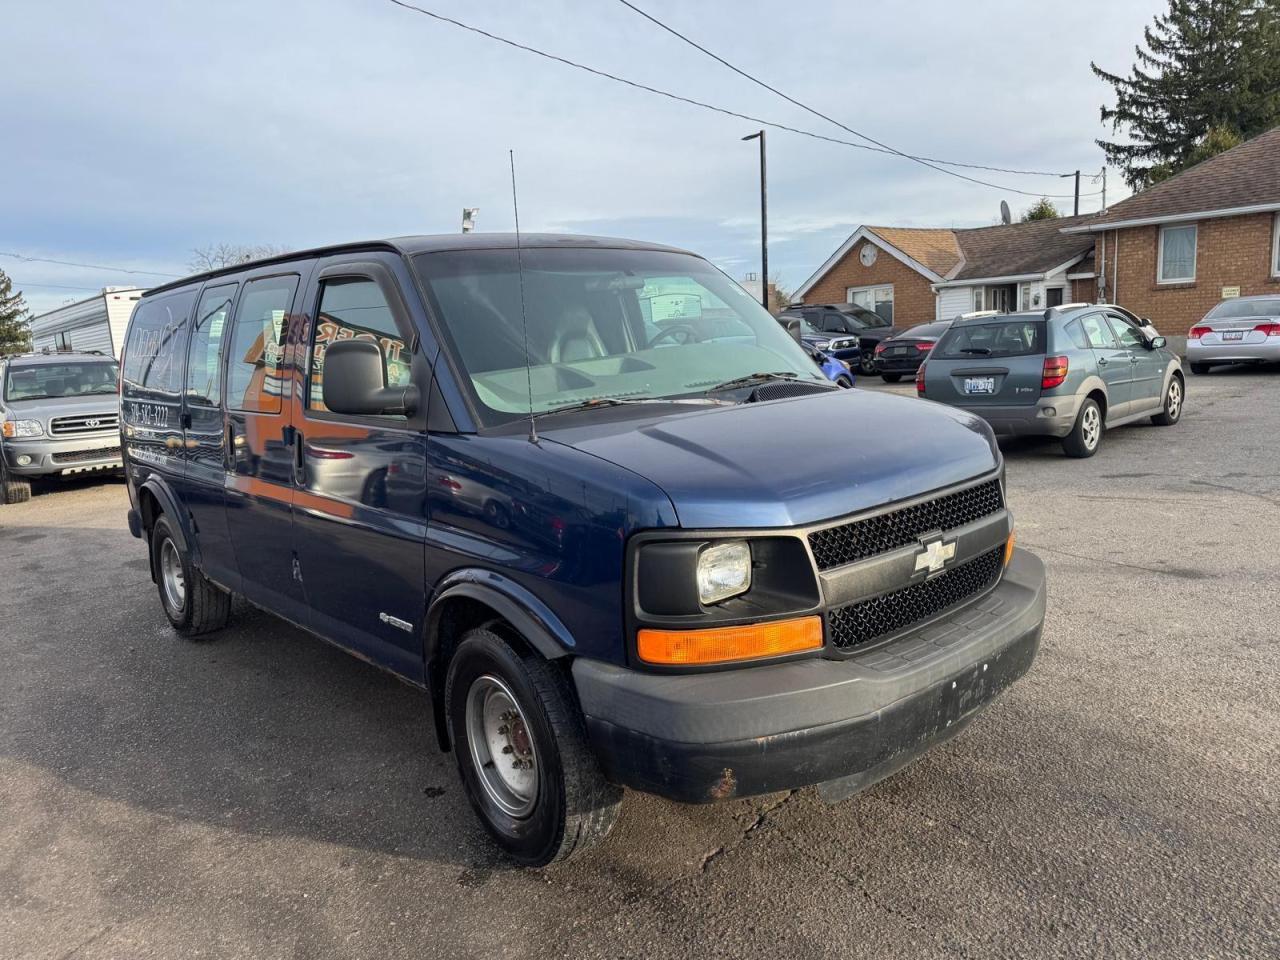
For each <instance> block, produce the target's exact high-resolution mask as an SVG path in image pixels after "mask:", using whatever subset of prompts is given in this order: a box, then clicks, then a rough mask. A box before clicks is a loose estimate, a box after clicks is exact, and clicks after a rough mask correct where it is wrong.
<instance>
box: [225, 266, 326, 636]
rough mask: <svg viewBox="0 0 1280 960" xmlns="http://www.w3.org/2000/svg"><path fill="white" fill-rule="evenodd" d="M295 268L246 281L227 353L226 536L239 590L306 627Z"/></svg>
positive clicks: (260, 273) (264, 270)
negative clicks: (293, 352)
mask: <svg viewBox="0 0 1280 960" xmlns="http://www.w3.org/2000/svg"><path fill="white" fill-rule="evenodd" d="M297 270H298V266H297V265H296V264H288V265H286V266H285V267H283V268H281V267H279V266H276V267H263V268H261V269H259V270H257V271H254V272H253V273H250V274H247V275H245V276H244V277H243V286H242V288H241V290H240V293H239V297H238V299H237V301H236V306H235V319H234V322H233V323H232V327H231V336H230V339H229V340H228V341H227V348H226V373H225V376H224V380H223V387H222V396H223V402H224V404H225V409H226V439H225V441H224V443H225V444H226V449H227V454H226V457H227V459H226V461H225V467H224V475H223V491H224V495H225V498H226V518H227V535H228V538H229V539H230V541H231V548H232V552H233V554H234V555H235V561H236V569H237V571H238V572H239V574H240V583H241V590H242V592H243V593H244V595H245V596H246V597H247V598H248V599H249V600H252V601H253V602H254V603H258V604H261V605H262V606H264V607H266V608H267V609H269V610H271V611H272V612H274V613H277V614H279V615H281V616H283V617H286V618H287V619H290V620H293V621H294V622H295V623H306V622H307V606H306V602H305V597H304V595H303V592H302V582H301V580H300V579H299V576H298V573H297V565H296V559H297V557H296V555H295V553H294V544H293V451H294V444H293V433H292V427H291V422H290V419H291V418H290V413H291V408H290V403H289V401H290V397H291V395H292V384H293V376H292V375H291V374H292V371H291V370H290V368H289V367H288V366H287V364H286V346H287V339H286V337H287V333H288V331H289V329H290V327H291V321H292V317H293V314H294V311H295V306H294V303H295V300H296V298H297V294H298V288H299V287H300V286H301V282H300V281H301V279H302V277H301V275H300V274H299V273H298V272H297Z"/></svg>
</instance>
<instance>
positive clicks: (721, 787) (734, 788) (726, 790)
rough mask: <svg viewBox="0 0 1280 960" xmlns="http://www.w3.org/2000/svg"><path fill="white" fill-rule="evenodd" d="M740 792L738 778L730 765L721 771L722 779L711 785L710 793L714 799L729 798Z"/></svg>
mask: <svg viewBox="0 0 1280 960" xmlns="http://www.w3.org/2000/svg"><path fill="white" fill-rule="evenodd" d="M737 792H738V778H737V777H735V776H734V775H733V771H732V770H731V769H730V768H729V767H725V768H724V770H723V771H721V773H720V779H719V780H717V781H716V782H715V784H714V785H713V786H712V787H711V790H710V791H709V794H710V796H711V799H712V800H728V799H729V798H730V797H732V796H733V795H734V794H736V793H737Z"/></svg>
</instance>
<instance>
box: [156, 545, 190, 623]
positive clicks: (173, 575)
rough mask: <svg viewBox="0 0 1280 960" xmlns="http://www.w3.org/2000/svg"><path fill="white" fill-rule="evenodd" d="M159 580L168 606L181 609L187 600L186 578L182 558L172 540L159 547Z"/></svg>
mask: <svg viewBox="0 0 1280 960" xmlns="http://www.w3.org/2000/svg"><path fill="white" fill-rule="evenodd" d="M160 582H161V583H162V584H163V585H164V597H165V600H166V601H167V602H168V604H169V607H170V608H171V609H173V610H174V611H181V610H182V609H183V607H184V606H185V604H186V602H187V578H186V576H185V575H184V574H183V572H182V558H181V557H180V556H178V548H177V547H176V546H174V543H173V541H172V540H165V542H164V543H163V544H162V545H161V547H160Z"/></svg>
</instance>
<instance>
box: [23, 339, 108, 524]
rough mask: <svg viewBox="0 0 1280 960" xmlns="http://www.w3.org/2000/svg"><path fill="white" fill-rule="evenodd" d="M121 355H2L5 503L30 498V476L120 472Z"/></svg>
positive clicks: (95, 353)
mask: <svg viewBox="0 0 1280 960" xmlns="http://www.w3.org/2000/svg"><path fill="white" fill-rule="evenodd" d="M117 372H118V370H117V366H116V362H115V360H113V359H112V358H111V357H108V356H104V355H103V354H101V353H97V352H94V353H31V354H19V355H12V356H6V357H0V500H3V502H4V503H21V502H22V501H24V500H28V499H30V498H31V479H32V478H33V477H42V476H61V475H66V474H71V473H83V472H85V471H97V470H119V469H121V468H122V466H123V464H122V462H121V459H120V434H119V426H118V424H119V400H118V398H117V392H116V391H117V387H116V380H117Z"/></svg>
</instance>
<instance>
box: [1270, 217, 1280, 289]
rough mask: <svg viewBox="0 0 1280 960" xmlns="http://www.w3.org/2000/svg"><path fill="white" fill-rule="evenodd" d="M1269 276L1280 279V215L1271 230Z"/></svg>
mask: <svg viewBox="0 0 1280 960" xmlns="http://www.w3.org/2000/svg"><path fill="white" fill-rule="evenodd" d="M1271 275H1272V276H1273V277H1280V213H1277V214H1276V222H1275V225H1274V226H1273V227H1272V229H1271Z"/></svg>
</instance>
